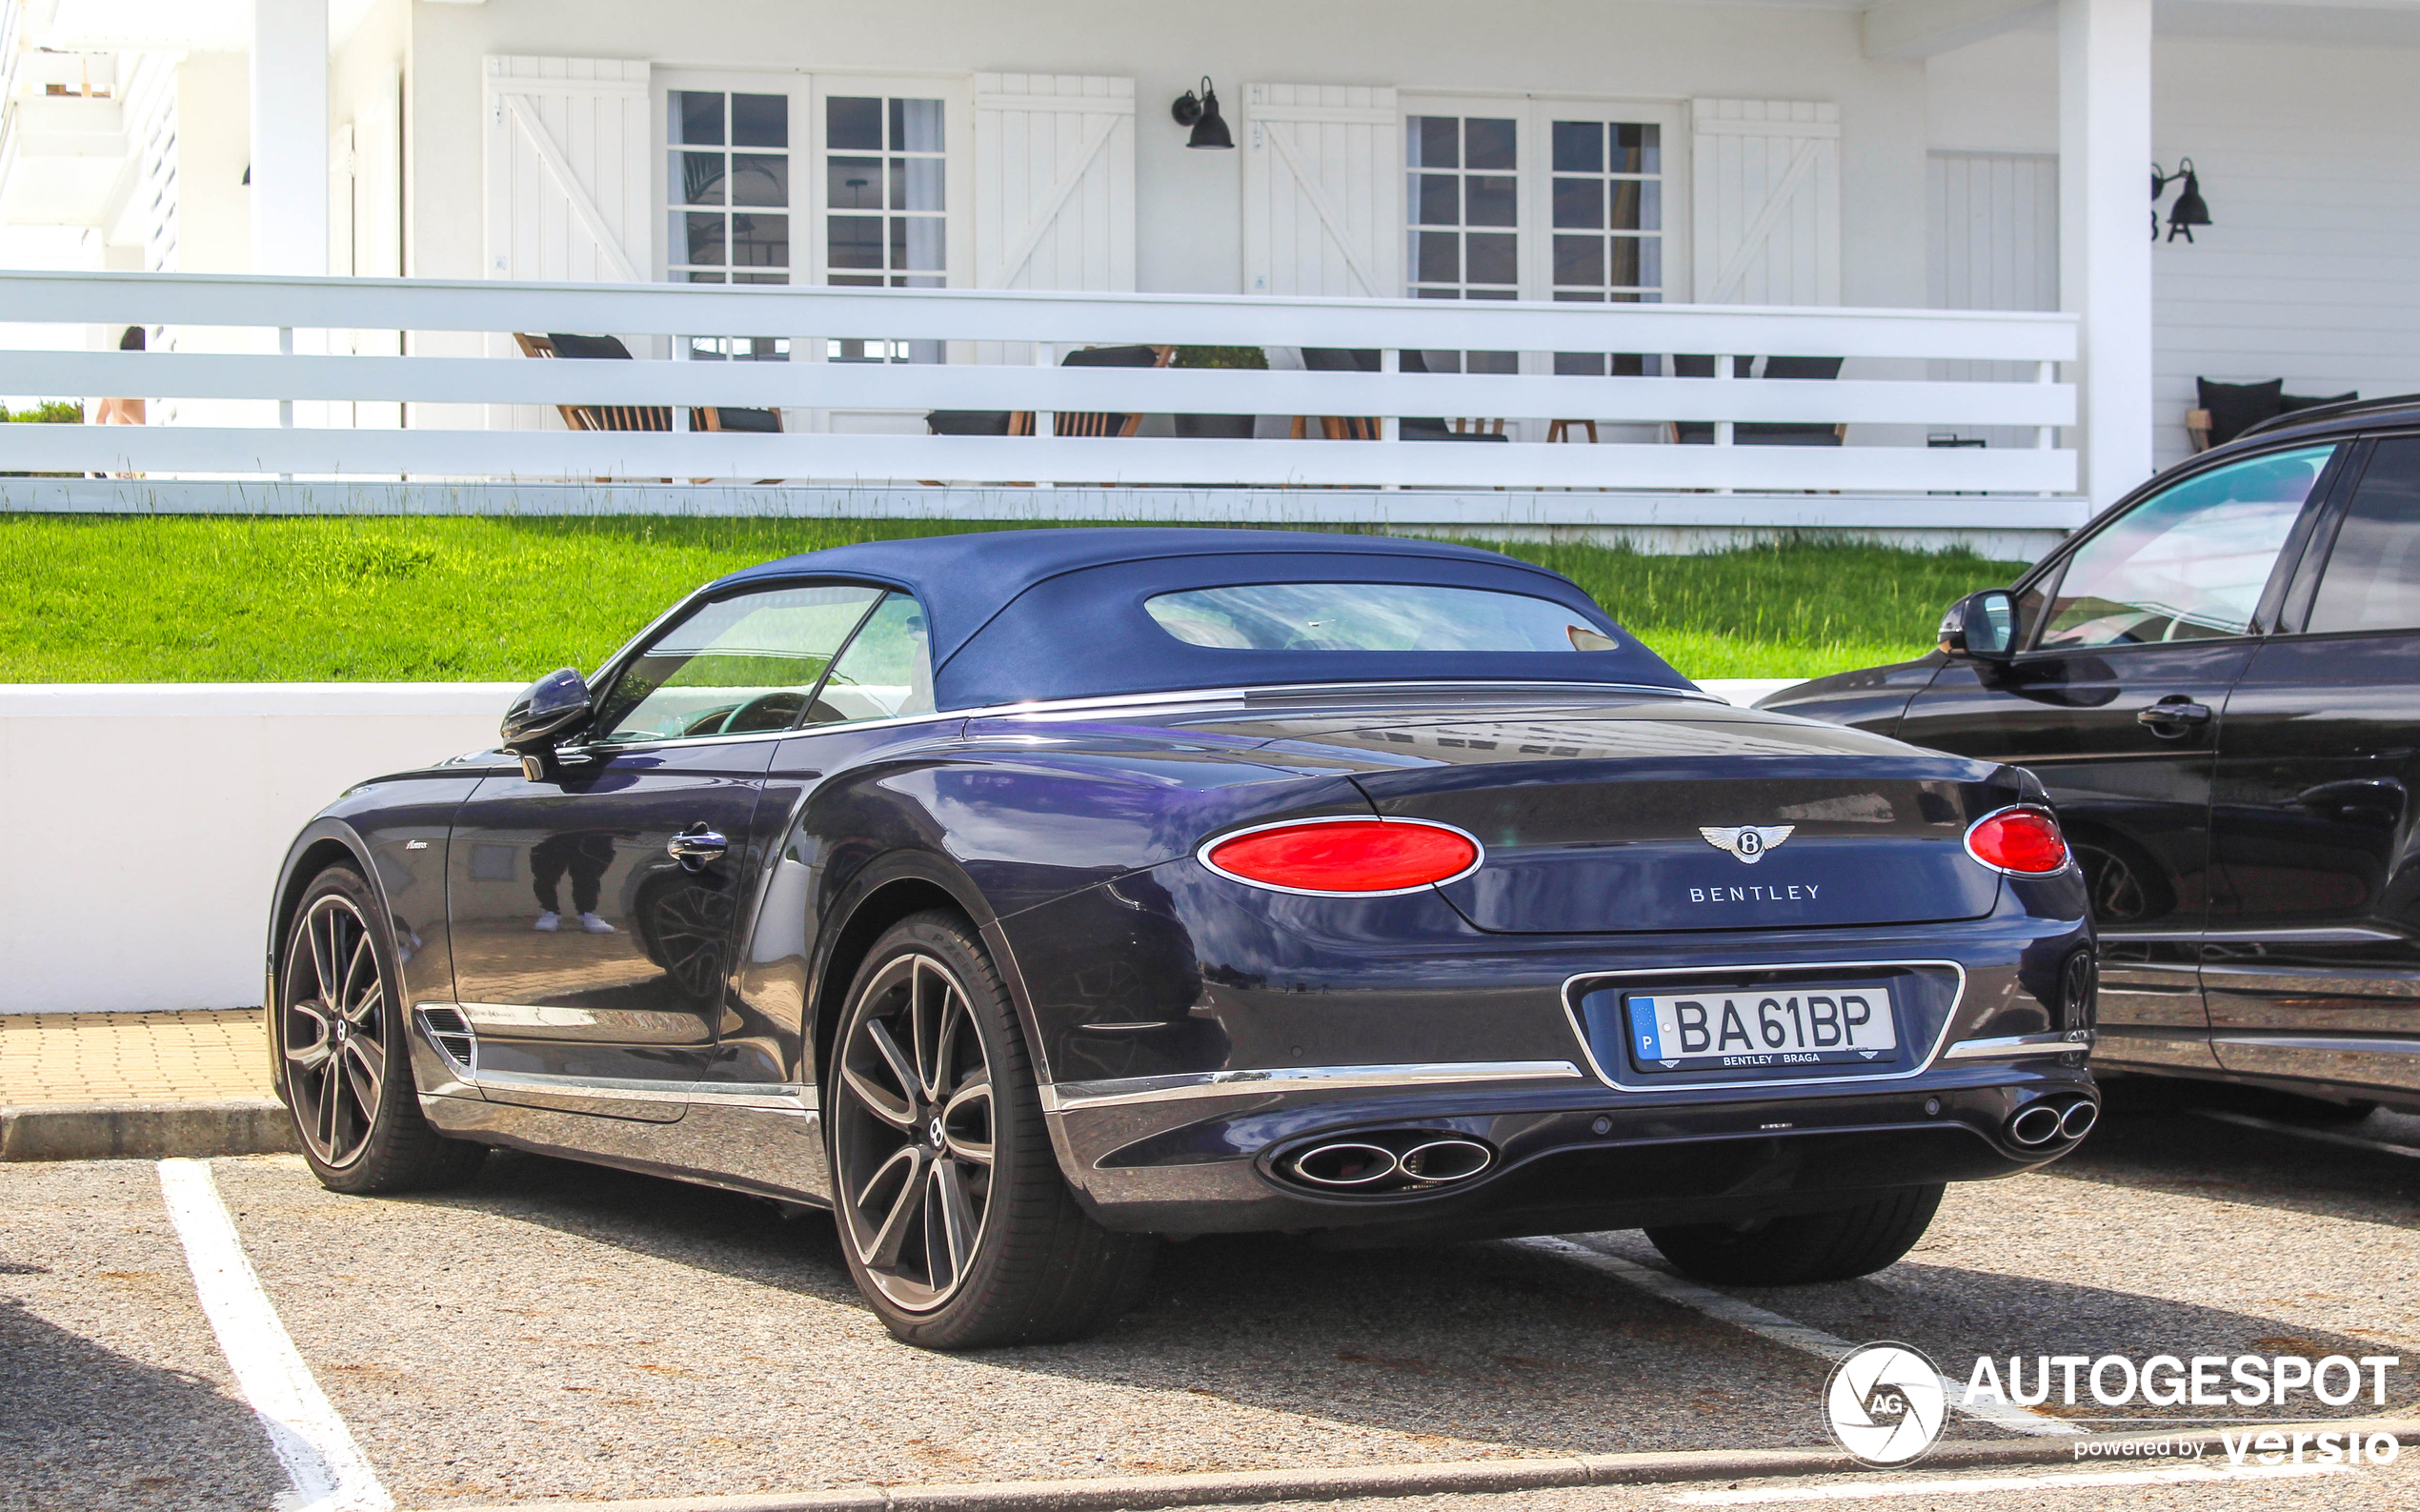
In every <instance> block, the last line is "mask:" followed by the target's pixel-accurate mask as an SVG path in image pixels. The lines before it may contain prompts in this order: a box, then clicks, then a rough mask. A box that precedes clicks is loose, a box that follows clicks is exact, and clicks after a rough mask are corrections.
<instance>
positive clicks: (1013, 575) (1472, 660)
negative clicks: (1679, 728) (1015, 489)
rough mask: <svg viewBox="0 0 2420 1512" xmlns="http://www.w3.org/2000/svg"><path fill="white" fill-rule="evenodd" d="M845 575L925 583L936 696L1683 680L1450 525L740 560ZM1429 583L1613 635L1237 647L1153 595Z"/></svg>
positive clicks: (1143, 535)
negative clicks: (1173, 623)
mask: <svg viewBox="0 0 2420 1512" xmlns="http://www.w3.org/2000/svg"><path fill="white" fill-rule="evenodd" d="M810 577H812V578H835V577H837V578H850V579H856V580H857V581H860V582H874V583H883V584H887V585H889V586H891V587H894V588H898V589H901V590H903V591H905V592H907V593H910V594H913V595H916V597H917V600H918V602H919V603H921V604H922V605H923V606H924V614H925V619H926V623H927V626H928V629H929V633H930V635H931V636H932V645H933V696H934V701H935V703H936V704H937V705H938V707H940V708H942V709H978V708H986V707H991V706H996V705H999V704H1004V703H1018V702H1023V701H1026V700H1029V699H1037V698H1081V697H1093V696H1106V695H1115V694H1129V693H1167V692H1176V691H1180V690H1183V689H1189V688H1235V687H1246V686H1263V685H1269V684H1279V683H1316V682H1398V681H1406V680H1427V679H1438V678H1445V679H1453V680H1462V679H1465V678H1468V679H1476V680H1512V681H1525V682H1538V681H1551V682H1598V683H1626V684H1630V685H1633V686H1638V685H1645V686H1650V687H1662V688H1687V687H1691V686H1693V684H1691V683H1690V682H1689V680H1688V679H1687V678H1685V677H1683V676H1682V675H1680V674H1679V673H1677V672H1674V671H1673V670H1672V669H1671V667H1669V666H1668V665H1666V664H1665V662H1664V658H1663V657H1661V656H1658V655H1656V654H1655V653H1654V652H1652V651H1649V650H1648V649H1647V648H1646V647H1644V646H1643V645H1641V644H1639V643H1638V642H1637V641H1636V640H1634V639H1632V638H1631V637H1630V635H1629V634H1628V633H1627V632H1626V631H1623V630H1622V629H1621V627H1620V626H1618V625H1616V624H1614V623H1613V621H1612V620H1611V619H1609V618H1607V617H1606V615H1605V613H1604V611H1603V610H1602V609H1600V608H1599V607H1598V606H1597V604H1596V601H1595V600H1593V599H1591V598H1590V597H1589V596H1588V595H1586V594H1584V593H1583V592H1582V591H1581V590H1580V587H1579V585H1577V584H1575V583H1574V582H1572V581H1571V580H1570V579H1569V578H1567V577H1564V576H1563V575H1561V574H1559V573H1551V572H1548V571H1546V570H1545V569H1544V568H1543V567H1532V566H1530V565H1529V564H1528V563H1526V562H1521V561H1516V560H1514V559H1513V558H1511V557H1509V556H1502V555H1499V554H1496V553H1494V552H1486V551H1478V550H1474V549H1472V548H1470V547H1466V546H1452V545H1447V544H1445V543H1444V542H1442V541H1425V540H1406V539H1402V538H1399V537H1395V536H1386V535H1328V534H1311V533H1308V532H1301V531H1252V530H1179V529H1165V528H1151V527H1144V528H1138V529H1118V528H1099V529H1079V530H1008V531H984V532H978V533H975V534H964V535H928V536H921V537H916V538H909V539H901V540H889V541H865V542H861V543H859V544H857V545H855V546H837V547H834V548H833V549H831V550H830V551H821V552H808V553H805V554H801V555H797V556H785V557H783V558H781V559H780V560H778V561H772V562H766V563H764V564H762V565H761V566H756V567H750V568H746V569H743V570H742V571H739V572H736V573H734V574H732V575H729V576H727V577H724V578H722V579H720V580H719V581H718V582H716V583H715V584H713V585H712V587H711V588H710V590H709V592H711V593H715V594H717V595H719V594H720V593H721V592H722V591H724V590H726V589H729V588H736V587H739V586H742V585H746V584H752V583H757V582H762V581H765V580H768V579H796V578H810ZM1284 582H1298V583H1299V582H1373V583H1430V584H1438V585H1442V586H1448V587H1457V588H1480V589H1491V590H1495V591H1497V592H1502V593H1517V594H1527V595H1531V596H1533V597H1538V598H1545V599H1551V600H1552V601H1554V602H1555V603H1558V604H1562V605H1563V606H1564V607H1566V608H1568V609H1570V610H1572V611H1573V612H1574V613H1575V614H1576V615H1579V616H1580V617H1581V618H1583V620H1584V621H1585V622H1586V623H1588V624H1591V625H1594V626H1596V627H1597V628H1599V629H1600V630H1602V631H1603V632H1604V633H1605V634H1607V635H1611V636H1613V638H1614V640H1615V642H1616V649H1615V650H1612V651H1601V652H1571V653H1548V652H1518V653H1511V652H1507V653H1494V652H1489V653H1481V652H1448V653H1439V652H1407V651H1380V652H1371V651H1239V650H1229V649H1225V648H1221V647H1215V646H1196V645H1191V644H1188V643H1187V642H1184V641H1181V640H1179V639H1177V638H1176V637H1175V636H1174V635H1169V634H1168V633H1167V632H1166V631H1164V630H1162V629H1160V625H1159V624H1158V622H1156V621H1155V620H1153V619H1152V617H1151V616H1150V615H1149V614H1148V613H1147V612H1146V611H1145V610H1144V608H1143V601H1144V600H1145V599H1147V598H1150V597H1152V596H1153V595H1159V594H1167V593H1178V592H1181V591H1183V590H1185V589H1189V588H1216V587H1225V586H1230V585H1235V584H1242V583H1284Z"/></svg>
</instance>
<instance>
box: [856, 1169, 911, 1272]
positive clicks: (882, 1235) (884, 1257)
mask: <svg viewBox="0 0 2420 1512" xmlns="http://www.w3.org/2000/svg"><path fill="white" fill-rule="evenodd" d="M924 1164H925V1160H924V1152H923V1151H922V1150H920V1149H918V1148H917V1147H916V1146H915V1145H913V1144H904V1145H901V1146H900V1147H899V1148H898V1150H897V1152H895V1153H894V1154H893V1155H892V1157H891V1158H890V1159H887V1160H885V1161H883V1162H882V1164H881V1166H880V1167H879V1168H877V1170H876V1171H875V1173H874V1179H873V1180H872V1181H871V1182H869V1183H868V1186H869V1189H870V1190H872V1191H880V1190H882V1189H883V1188H884V1187H885V1186H887V1185H888V1184H889V1183H890V1182H892V1181H897V1183H898V1189H897V1192H895V1193H894V1194H893V1195H892V1198H891V1201H890V1204H889V1211H888V1212H887V1213H885V1215H884V1216H883V1219H882V1226H881V1227H880V1228H878V1229H877V1230H875V1234H874V1240H873V1242H871V1243H870V1244H868V1245H867V1246H866V1263H867V1264H869V1265H874V1266H878V1267H880V1268H883V1269H886V1270H887V1269H889V1268H890V1267H892V1266H894V1265H897V1263H898V1262H899V1252H900V1250H902V1249H904V1248H905V1247H906V1245H907V1236H908V1230H909V1228H910V1227H912V1226H913V1225H914V1223H915V1220H916V1219H917V1217H918V1214H917V1209H918V1206H920V1205H921V1203H922V1200H923V1197H924V1180H923V1177H924V1171H923V1166H924Z"/></svg>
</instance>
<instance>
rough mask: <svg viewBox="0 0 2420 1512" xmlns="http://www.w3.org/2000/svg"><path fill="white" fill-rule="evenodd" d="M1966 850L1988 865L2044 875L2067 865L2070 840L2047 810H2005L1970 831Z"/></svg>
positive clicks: (1982, 821) (1967, 833)
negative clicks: (2060, 831) (2062, 833)
mask: <svg viewBox="0 0 2420 1512" xmlns="http://www.w3.org/2000/svg"><path fill="white" fill-rule="evenodd" d="M1966 852H1967V854H1968V855H1970V856H1972V857H1974V858H1975V859H1976V860H1978V861H1981V862H1982V863H1983V864H1984V865H1986V866H1988V867H1991V868H1993V869H1995V870H1997V871H2003V872H2015V873H2018V874H2020V875H2021V876H2040V875H2041V874H2042V873H2045V872H2055V871H2057V870H2058V869H2059V868H2060V867H2062V866H2065V865H2067V838H2066V837H2064V836H2062V835H2061V834H2060V833H2059V821H2058V820H2057V819H2054V818H2052V817H2051V816H2050V811H2049V810H2047V809H2024V808H2019V809H2002V810H2001V811H2000V812H1999V813H1997V814H1990V815H1986V816H1984V817H1983V818H1981V819H1980V820H1978V821H1976V823H1975V827H1974V828H1973V829H1970V830H1968V831H1967V832H1966Z"/></svg>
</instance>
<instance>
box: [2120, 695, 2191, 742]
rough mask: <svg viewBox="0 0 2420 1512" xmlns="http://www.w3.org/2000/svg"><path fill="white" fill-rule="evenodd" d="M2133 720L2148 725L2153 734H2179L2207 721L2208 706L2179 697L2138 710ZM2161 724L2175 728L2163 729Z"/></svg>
mask: <svg viewBox="0 0 2420 1512" xmlns="http://www.w3.org/2000/svg"><path fill="white" fill-rule="evenodd" d="M2134 722H2135V723H2137V724H2140V725H2148V726H2149V727H2150V731H2151V733H2152V734H2153V735H2160V736H2181V735H2183V734H2185V733H2186V731H2187V730H2188V729H2190V728H2192V727H2193V726H2195V725H2204V724H2208V723H2209V722H2210V706H2209V705H2208V704H2206V703H2194V702H2192V701H2190V700H2189V699H2179V700H2178V701H2176V702H2174V703H2166V702H2162V703H2155V704H2152V705H2151V706H2150V707H2149V708H2148V709H2144V710H2141V711H2140V712H2138V713H2137V714H2136V715H2135V716H2134ZM2162 725H2173V726H2175V727H2176V728H2174V729H2169V730H2163V729H2161V728H2160V727H2161V726H2162Z"/></svg>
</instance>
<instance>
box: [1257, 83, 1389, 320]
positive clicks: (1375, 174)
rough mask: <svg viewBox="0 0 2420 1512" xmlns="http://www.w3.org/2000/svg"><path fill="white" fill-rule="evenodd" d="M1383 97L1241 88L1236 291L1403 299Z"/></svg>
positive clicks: (1354, 89)
mask: <svg viewBox="0 0 2420 1512" xmlns="http://www.w3.org/2000/svg"><path fill="white" fill-rule="evenodd" d="M1239 145H1240V147H1241V148H1242V149H1243V289H1244V292H1246V293H1254V294H1332V295H1339V296H1343V297H1348V298H1363V299H1370V298H1379V299H1396V298H1401V297H1402V293H1403V255H1402V249H1403V171H1402V163H1403V149H1402V124H1401V121H1400V119H1399V117H1398V114H1397V106H1396V99H1395V91H1393V90H1392V89H1384V88H1377V87H1372V86H1366V85H1341V84H1250V85H1246V86H1245V87H1244V90H1243V126H1242V131H1241V134H1240V142H1239Z"/></svg>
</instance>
